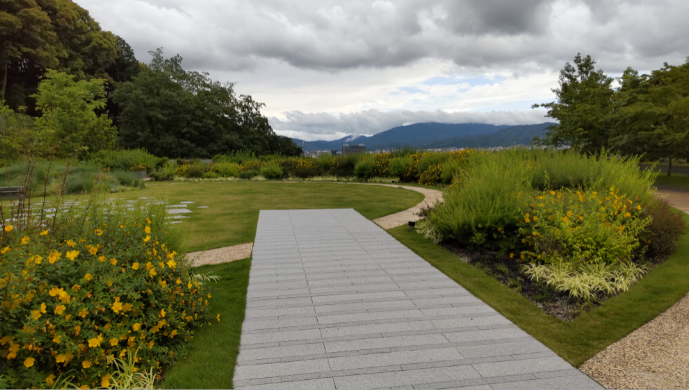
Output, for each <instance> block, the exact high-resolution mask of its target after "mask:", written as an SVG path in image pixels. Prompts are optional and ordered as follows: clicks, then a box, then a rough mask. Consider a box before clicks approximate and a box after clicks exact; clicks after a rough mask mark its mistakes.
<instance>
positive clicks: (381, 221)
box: [187, 182, 443, 266]
mask: <svg viewBox="0 0 689 391" xmlns="http://www.w3.org/2000/svg"><path fill="white" fill-rule="evenodd" d="M297 183H300V182H297ZM335 183H340V184H353V185H373V186H388V187H401V188H403V189H407V190H412V191H415V192H418V193H421V194H423V195H424V200H423V201H421V202H420V203H418V204H417V205H415V206H414V207H411V208H409V209H407V210H403V211H401V212H398V213H394V214H391V215H388V216H384V217H380V218H377V219H375V220H373V222H374V223H376V224H378V225H380V226H381V227H383V229H390V228H394V227H399V226H400V225H404V224H407V223H408V222H409V221H417V220H419V216H417V215H416V214H417V213H418V212H419V211H420V210H421V208H423V207H425V206H427V205H428V206H432V205H434V204H435V203H436V202H442V201H443V193H442V192H441V191H439V190H433V189H427V188H423V187H415V186H401V185H390V184H383V183H350V182H335ZM252 248H253V243H244V244H238V245H236V246H229V247H221V248H215V249H212V250H206V251H196V252H193V253H189V254H188V255H187V258H188V259H190V260H192V262H193V265H194V266H202V265H215V264H218V263H225V262H232V261H237V260H240V259H245V258H249V257H250V256H251V250H252Z"/></svg>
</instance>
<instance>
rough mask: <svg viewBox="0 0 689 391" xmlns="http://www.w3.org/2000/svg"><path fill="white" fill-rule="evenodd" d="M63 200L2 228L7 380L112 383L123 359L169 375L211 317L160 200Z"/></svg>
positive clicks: (20, 383) (30, 384)
mask: <svg viewBox="0 0 689 391" xmlns="http://www.w3.org/2000/svg"><path fill="white" fill-rule="evenodd" d="M100 197H101V196H100V195H94V196H93V197H92V198H91V199H90V200H89V201H88V202H87V203H86V205H85V206H84V207H83V208H78V209H76V208H71V209H69V210H67V209H66V208H65V207H64V205H62V204H58V205H57V206H56V207H57V209H58V211H57V212H56V216H55V217H54V218H52V219H50V220H48V221H40V220H38V219H35V218H33V217H30V216H31V215H30V214H19V215H15V216H14V217H15V218H16V219H18V220H17V221H16V223H15V224H13V225H10V224H3V225H2V231H1V233H0V235H1V236H0V299H1V300H2V307H1V308H0V374H2V376H0V380H1V381H3V382H4V383H5V384H6V385H7V386H9V387H12V388H47V387H53V386H56V385H59V384H62V385H64V384H68V383H65V382H69V383H71V384H72V385H76V386H80V387H86V388H97V387H109V386H112V385H113V382H114V381H115V380H114V378H113V373H114V372H116V369H115V367H114V360H115V359H116V358H127V356H128V355H131V354H132V353H134V352H136V355H137V358H136V370H137V371H140V372H147V371H150V369H151V368H153V370H154V371H155V372H159V371H160V369H161V368H163V367H164V366H165V365H167V364H169V363H171V362H173V361H174V360H175V358H176V357H178V356H180V354H181V353H182V352H183V351H184V345H185V343H184V342H185V341H188V340H189V339H190V338H191V337H192V336H193V330H194V329H195V328H197V327H200V326H201V324H202V323H204V322H206V323H207V322H208V320H207V319H206V313H207V312H208V306H207V299H208V298H209V297H210V295H208V293H207V292H206V291H205V289H204V286H203V285H202V283H201V282H199V281H196V280H194V278H193V276H192V274H191V273H190V269H189V267H188V265H186V264H185V262H184V261H182V259H183V258H181V257H179V256H178V254H177V251H176V250H177V249H178V247H179V245H178V244H179V243H178V242H179V240H178V238H177V236H176V235H177V233H175V232H174V231H171V229H170V226H169V224H168V223H167V221H166V219H165V217H166V213H165V207H164V205H162V204H160V203H156V202H143V201H142V202H139V203H135V204H115V205H112V204H109V203H107V202H105V201H103V200H102V198H100Z"/></svg>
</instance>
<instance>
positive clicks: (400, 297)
mask: <svg viewBox="0 0 689 391" xmlns="http://www.w3.org/2000/svg"><path fill="white" fill-rule="evenodd" d="M234 386H235V388H245V389H248V388H259V389H271V388H272V389H290V388H292V389H294V388H296V389H313V388H318V389H333V388H339V389H342V388H344V389H372V388H390V387H397V388H406V389H411V388H426V389H428V388H459V387H470V388H474V389H478V388H485V389H490V388H498V389H507V388H517V389H527V388H549V389H553V388H572V389H582V388H583V389H593V388H600V386H599V385H598V384H597V383H595V382H594V381H592V380H591V379H589V378H588V377H587V376H585V375H584V374H582V373H581V372H579V371H578V370H577V369H575V368H573V367H572V366H571V365H569V364H568V363H567V362H565V361H564V360H562V359H561V358H560V357H558V356H557V355H556V354H555V353H553V352H552V351H551V350H550V349H548V348H547V347H545V346H544V345H542V344H541V343H540V342H538V341H536V340H535V339H534V338H532V337H531V336H529V335H528V334H526V333H525V332H523V331H522V330H520V329H519V328H517V327H516V326H515V325H514V324H512V323H511V322H510V321H509V320H507V319H506V318H504V317H503V316H501V315H500V314H499V313H497V312H496V311H495V310H493V309H492V308H490V307H489V306H487V305H486V304H484V303H483V302H481V301H480V300H478V299H477V298H475V297H474V296H472V295H471V294H469V292H467V291H466V290H465V289H464V288H462V287H461V286H459V285H458V284H457V283H455V282H454V281H452V280H451V279H450V278H448V277H446V276H445V275H444V274H442V273H441V272H439V271H438V270H437V269H435V268H434V267H432V266H431V265H430V264H428V263H427V262H426V261H424V260H423V259H421V258H420V257H418V256H417V255H416V254H414V253H413V252H412V251H410V250H409V249H407V248H406V247H404V246H403V245H402V244H401V243H399V242H397V241H396V240H395V239H394V238H392V237H391V236H390V235H388V234H387V233H386V232H385V231H384V230H383V229H381V228H380V227H378V226H377V225H375V224H374V223H372V222H371V221H369V220H367V219H366V218H364V217H363V216H361V215H360V214H359V213H357V212H356V211H354V210H352V209H335V210H283V211H261V213H260V216H259V221H258V228H257V232H256V241H255V246H254V250H253V261H252V266H251V272H250V279H249V288H248V292H247V306H246V318H245V320H244V324H243V326H242V336H241V346H240V352H239V356H238V358H237V366H236V368H235V374H234Z"/></svg>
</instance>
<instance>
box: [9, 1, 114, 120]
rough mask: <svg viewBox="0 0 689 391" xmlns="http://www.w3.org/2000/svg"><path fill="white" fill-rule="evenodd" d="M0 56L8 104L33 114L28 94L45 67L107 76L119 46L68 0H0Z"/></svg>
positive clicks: (78, 75) (82, 77)
mask: <svg viewBox="0 0 689 391" xmlns="http://www.w3.org/2000/svg"><path fill="white" fill-rule="evenodd" d="M5 37H7V38H5ZM0 56H4V57H5V59H2V60H3V61H5V64H6V68H7V69H6V72H5V74H4V75H3V77H4V78H6V79H7V82H6V83H3V86H5V85H6V100H7V103H8V105H9V106H10V107H12V108H14V109H17V108H18V107H19V106H27V107H28V110H27V112H28V113H29V114H32V115H36V114H37V113H36V111H35V110H34V108H35V102H34V100H33V98H31V96H32V95H33V94H34V93H35V92H36V90H37V88H38V84H39V82H40V80H41V77H42V76H43V75H44V74H45V72H46V70H47V69H56V70H60V71H64V72H67V73H69V74H71V75H74V76H75V77H76V78H77V79H78V80H88V79H90V78H94V77H95V78H105V79H108V74H107V72H106V70H107V68H108V67H109V66H110V64H112V62H113V61H114V60H115V58H116V56H117V47H116V39H115V36H114V35H113V34H112V33H110V32H107V31H102V30H101V28H100V26H99V25H98V23H97V22H96V21H95V20H93V18H91V16H90V15H89V13H88V11H86V10H85V9H83V8H81V7H80V6H78V5H77V4H75V3H74V2H73V1H71V0H0ZM4 66H5V65H4V64H3V67H4Z"/></svg>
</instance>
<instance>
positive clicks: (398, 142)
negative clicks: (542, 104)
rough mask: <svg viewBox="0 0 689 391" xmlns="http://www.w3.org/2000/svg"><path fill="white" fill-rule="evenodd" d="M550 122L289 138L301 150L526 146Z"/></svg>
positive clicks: (423, 125)
mask: <svg viewBox="0 0 689 391" xmlns="http://www.w3.org/2000/svg"><path fill="white" fill-rule="evenodd" d="M550 125H553V123H550V122H546V123H542V124H536V125H517V126H509V125H488V124H474V123H466V124H444V123H437V122H427V123H417V124H412V125H407V126H398V127H396V128H392V129H389V130H386V131H384V132H380V133H377V134H374V135H373V136H359V137H352V136H347V137H343V138H341V139H339V140H332V141H322V140H319V141H304V140H301V139H296V138H293V140H294V142H295V143H296V144H297V145H299V146H301V145H302V144H303V145H304V151H332V150H338V151H339V150H341V149H342V145H343V144H350V145H356V144H364V145H366V149H368V150H375V149H390V148H400V147H405V146H410V147H415V148H450V147H455V148H488V147H508V146H511V145H528V144H529V143H531V140H533V138H534V137H539V136H543V135H544V134H545V133H546V131H547V127H548V126H550Z"/></svg>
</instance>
